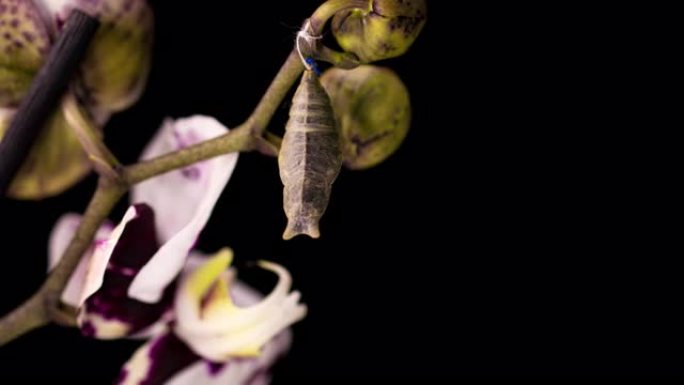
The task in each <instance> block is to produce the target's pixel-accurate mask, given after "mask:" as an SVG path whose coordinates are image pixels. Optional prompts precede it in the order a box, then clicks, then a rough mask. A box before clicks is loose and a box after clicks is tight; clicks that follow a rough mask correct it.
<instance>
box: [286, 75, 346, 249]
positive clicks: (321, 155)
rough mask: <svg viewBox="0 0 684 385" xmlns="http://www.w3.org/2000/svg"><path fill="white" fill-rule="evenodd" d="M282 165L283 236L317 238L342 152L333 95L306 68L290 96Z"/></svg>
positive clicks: (287, 237)
mask: <svg viewBox="0 0 684 385" xmlns="http://www.w3.org/2000/svg"><path fill="white" fill-rule="evenodd" d="M278 165H279V167H280V179H281V180H282V182H283V185H284V190H283V208H284V209H285V214H286V215H287V219H288V223H287V228H286V229H285V232H284V233H283V239H286V240H287V239H291V238H292V237H294V236H296V235H299V234H306V235H309V236H310V237H312V238H318V237H319V236H320V231H319V229H318V222H319V220H320V219H321V217H322V216H323V213H324V212H325V209H326V207H327V206H328V200H329V199H330V190H331V186H332V183H333V182H334V181H335V178H336V177H337V174H338V173H339V172H340V168H341V167H342V155H341V150H340V144H339V134H338V131H337V128H336V123H335V114H334V113H333V110H332V107H331V104H330V98H329V97H328V94H326V92H325V90H324V89H323V87H322V86H321V83H320V82H319V80H318V77H317V76H316V74H315V73H314V72H313V71H311V70H307V71H304V74H303V75H302V80H301V82H300V84H299V87H297V91H296V92H295V95H294V97H293V99H292V107H291V108H290V119H289V120H288V122H287V125H286V126H285V136H284V137H283V143H282V147H281V149H280V154H279V155H278Z"/></svg>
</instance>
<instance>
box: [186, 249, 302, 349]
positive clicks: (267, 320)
mask: <svg viewBox="0 0 684 385" xmlns="http://www.w3.org/2000/svg"><path fill="white" fill-rule="evenodd" d="M260 265H261V266H262V267H263V268H265V269H267V270H271V271H273V272H275V273H276V274H278V278H279V279H278V283H277V284H276V288H275V289H274V290H273V291H272V292H271V294H269V295H268V296H267V297H266V298H265V299H264V300H263V301H261V302H259V303H257V304H255V305H253V306H250V307H247V308H240V309H239V310H238V311H226V312H213V313H212V314H211V316H210V317H209V316H207V317H201V316H200V310H199V309H200V305H199V303H200V301H201V298H197V297H195V296H194V295H192V294H191V293H190V291H189V290H188V288H187V284H188V282H189V279H190V274H188V275H186V276H184V277H183V281H182V282H181V285H180V286H179V288H178V291H177V294H176V303H175V310H176V317H177V323H176V325H175V332H176V334H177V335H178V336H179V337H180V338H181V339H182V340H184V341H185V342H186V343H187V344H188V346H190V348H191V349H192V350H193V351H195V352H196V353H197V354H199V355H201V356H202V357H204V358H206V359H209V360H212V361H215V362H224V361H226V360H229V359H230V358H231V357H233V356H235V355H236V353H237V352H244V351H246V350H251V349H249V348H250V347H253V346H260V347H261V346H264V345H266V344H267V343H268V342H269V340H271V339H272V338H273V337H275V336H276V335H278V334H279V333H281V332H282V331H284V330H285V329H287V328H288V327H289V326H290V325H291V324H293V323H295V322H297V321H299V320H301V319H302V318H304V317H305V316H306V312H307V308H306V306H305V305H303V304H300V303H299V299H300V294H299V292H297V291H294V292H292V293H290V294H288V291H289V290H290V283H291V277H290V274H289V272H288V271H287V270H286V269H285V268H283V267H282V266H279V265H277V264H274V263H270V262H260ZM229 287H230V292H231V297H238V298H239V297H241V296H243V294H242V293H240V291H243V287H242V286H237V285H235V284H234V283H233V284H231V285H230V286H229ZM236 289H237V292H236ZM236 304H237V301H236ZM248 305H249V304H248ZM233 310H234V309H233ZM238 355H239V354H238Z"/></svg>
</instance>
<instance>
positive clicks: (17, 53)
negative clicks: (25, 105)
mask: <svg viewBox="0 0 684 385" xmlns="http://www.w3.org/2000/svg"><path fill="white" fill-rule="evenodd" d="M47 31H48V30H47V28H46V26H45V22H44V21H43V19H42V16H41V13H40V10H39V8H37V7H36V6H35V5H34V3H33V2H32V1H31V0H0V107H8V106H16V105H17V104H18V103H19V101H20V100H21V98H22V97H23V96H24V94H25V93H26V90H28V87H29V85H30V84H31V80H32V79H33V76H34V75H35V73H36V72H37V71H38V69H39V68H40V66H41V65H42V64H43V60H44V59H45V56H46V55H47V52H48V49H49V47H50V37H49V35H48V32H47Z"/></svg>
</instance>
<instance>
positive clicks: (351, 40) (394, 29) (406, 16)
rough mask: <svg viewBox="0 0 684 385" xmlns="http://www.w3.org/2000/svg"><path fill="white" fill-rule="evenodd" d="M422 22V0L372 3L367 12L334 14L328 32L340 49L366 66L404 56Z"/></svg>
mask: <svg viewBox="0 0 684 385" xmlns="http://www.w3.org/2000/svg"><path fill="white" fill-rule="evenodd" d="M426 19H427V6H426V3H425V0H403V1H402V0H375V1H368V8H367V9H358V8H356V9H351V10H347V11H342V12H339V13H337V14H336V15H335V17H334V18H333V21H332V31H333V34H334V35H335V38H336V39H337V42H338V43H339V45H340V46H341V47H342V48H344V50H346V51H348V52H352V53H354V54H356V56H358V57H359V59H360V60H361V61H362V62H364V63H369V62H372V61H376V60H382V59H388V58H391V57H396V56H400V55H402V54H404V52H406V50H408V48H409V47H410V46H411V44H413V41H414V40H416V37H418V34H419V33H420V31H421V29H423V25H425V20H426Z"/></svg>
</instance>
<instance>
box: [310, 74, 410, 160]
mask: <svg viewBox="0 0 684 385" xmlns="http://www.w3.org/2000/svg"><path fill="white" fill-rule="evenodd" d="M321 83H322V84H323V87H324V88H325V90H326V92H327V93H328V95H329V96H330V100H331V101H332V106H333V110H334V111H335V117H336V119H337V122H338V124H339V128H340V140H341V142H342V155H343V157H344V165H345V166H346V167H347V168H351V169H365V168H369V167H373V166H375V165H377V164H378V163H380V162H382V161H383V160H385V159H386V158H387V157H389V156H390V155H392V154H393V153H394V152H395V151H396V150H397V149H398V148H399V146H400V145H401V142H402V141H403V140H404V138H405V137H406V134H407V133H408V129H409V125H410V122H411V103H410V100H409V93H408V90H407V89H406V86H404V83H402V81H401V79H399V77H398V76H397V75H396V74H395V73H394V72H393V71H392V70H390V69H388V68H382V67H376V66H371V65H363V66H359V67H357V68H355V69H353V70H343V69H339V68H331V69H329V70H328V71H326V72H325V74H323V76H322V77H321Z"/></svg>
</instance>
